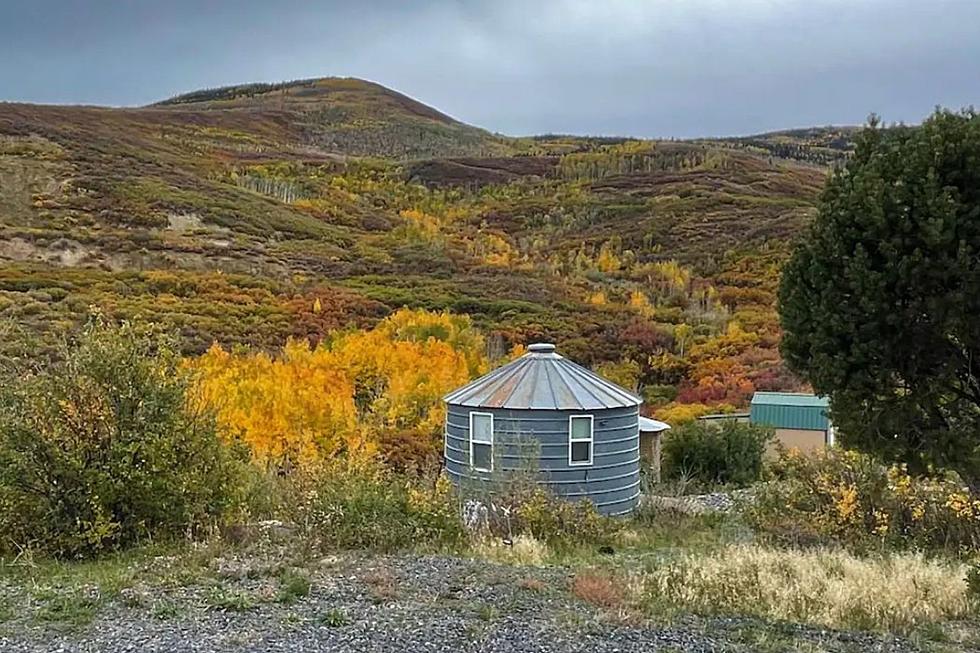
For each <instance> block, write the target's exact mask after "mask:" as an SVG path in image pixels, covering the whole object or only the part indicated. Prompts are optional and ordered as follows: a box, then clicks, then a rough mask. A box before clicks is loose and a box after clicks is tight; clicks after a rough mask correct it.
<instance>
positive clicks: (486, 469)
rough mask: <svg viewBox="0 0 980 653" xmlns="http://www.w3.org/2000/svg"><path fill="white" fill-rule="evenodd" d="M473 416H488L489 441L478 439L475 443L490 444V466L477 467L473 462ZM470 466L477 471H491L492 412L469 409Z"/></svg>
mask: <svg viewBox="0 0 980 653" xmlns="http://www.w3.org/2000/svg"><path fill="white" fill-rule="evenodd" d="M474 417H489V418H490V442H484V441H483V440H480V441H478V442H477V444H489V445H490V467H489V468H484V467H477V466H476V463H475V462H473V443H474V440H473V418H474ZM470 467H471V468H472V469H475V470H476V471H478V472H492V471H493V413H481V412H479V411H475V410H473V411H470Z"/></svg>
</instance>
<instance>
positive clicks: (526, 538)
mask: <svg viewBox="0 0 980 653" xmlns="http://www.w3.org/2000/svg"><path fill="white" fill-rule="evenodd" d="M472 550H473V553H474V555H476V556H477V557H478V558H485V559H487V560H492V561H494V562H500V563H503V564H508V565H520V566H525V567H541V566H543V565H544V564H545V562H546V561H547V560H548V558H549V557H550V556H551V550H550V549H549V548H548V544H547V543H546V542H542V541H540V540H537V539H535V538H534V537H532V536H530V535H518V536H517V537H515V538H514V540H513V542H509V543H508V542H504V541H502V540H499V539H496V538H488V539H484V540H481V541H478V542H476V543H475V544H474V545H473V548H472Z"/></svg>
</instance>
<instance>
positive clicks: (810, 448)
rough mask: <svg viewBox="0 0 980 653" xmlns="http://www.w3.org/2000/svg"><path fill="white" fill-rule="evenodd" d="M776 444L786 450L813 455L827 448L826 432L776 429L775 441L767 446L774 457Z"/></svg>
mask: <svg viewBox="0 0 980 653" xmlns="http://www.w3.org/2000/svg"><path fill="white" fill-rule="evenodd" d="M776 442H780V443H782V445H783V446H784V447H786V448H787V449H799V450H800V451H801V452H802V453H813V452H816V451H820V450H822V449H823V448H824V447H826V446H827V432H826V431H815V430H810V429H776V439H775V440H774V441H773V442H772V443H771V444H770V445H769V453H770V454H771V455H775V453H776Z"/></svg>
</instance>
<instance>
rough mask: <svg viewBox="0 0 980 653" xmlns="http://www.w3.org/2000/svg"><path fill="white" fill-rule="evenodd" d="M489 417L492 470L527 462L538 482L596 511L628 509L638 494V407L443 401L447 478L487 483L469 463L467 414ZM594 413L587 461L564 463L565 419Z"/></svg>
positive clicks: (471, 483) (519, 467) (519, 466)
mask: <svg viewBox="0 0 980 653" xmlns="http://www.w3.org/2000/svg"><path fill="white" fill-rule="evenodd" d="M472 411H476V412H487V413H491V414H492V415H493V416H494V469H495V472H494V473H497V472H500V471H504V472H506V471H519V470H522V469H527V468H528V461H529V460H530V461H531V462H532V465H533V466H536V467H537V481H538V483H540V484H542V485H545V486H547V487H548V488H549V489H550V490H551V491H552V492H553V493H554V494H556V495H558V496H562V497H566V498H569V499H573V500H575V499H585V498H587V499H590V500H592V502H593V503H594V504H595V505H596V507H597V508H598V509H599V511H600V512H602V513H603V514H607V515H619V514H625V513H628V512H630V511H632V510H633V509H634V508H635V507H636V504H637V501H638V500H639V495H640V438H639V429H638V418H639V410H638V408H637V407H636V406H632V407H627V408H614V409H607V410H594V411H576V410H566V411H544V410H508V409H500V408H471V407H468V406H458V405H453V404H449V406H448V410H447V414H446V433H445V460H446V471H447V472H448V473H449V476H450V478H452V480H453V481H454V482H455V483H456V484H457V485H463V486H464V487H474V486H475V487H483V488H485V487H487V485H488V481H489V479H490V478H491V477H492V475H493V474H491V473H484V472H478V471H476V470H474V469H472V468H471V467H470V464H469V463H470V461H469V423H470V422H469V415H470V412H472ZM584 414H589V415H592V416H593V417H594V427H593V442H594V444H593V464H592V465H588V466H570V465H569V464H568V446H569V444H568V418H569V416H571V415H584Z"/></svg>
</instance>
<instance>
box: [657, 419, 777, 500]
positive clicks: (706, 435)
mask: <svg viewBox="0 0 980 653" xmlns="http://www.w3.org/2000/svg"><path fill="white" fill-rule="evenodd" d="M772 438H773V432H772V429H771V428H769V427H763V426H758V425H755V424H745V423H741V422H736V421H734V420H730V421H725V422H723V423H722V424H711V423H708V422H704V421H694V422H690V423H688V424H684V425H682V426H680V427H678V428H676V429H673V430H671V431H668V432H667V433H666V434H665V436H664V440H663V448H662V459H661V473H662V474H663V477H664V478H666V479H670V480H676V479H679V478H689V479H692V480H694V481H697V482H698V483H701V484H704V485H708V486H711V485H748V484H750V483H754V482H756V481H758V480H759V479H760V478H761V476H762V463H763V455H764V454H765V451H766V445H767V444H768V442H769V441H770V440H771V439H772Z"/></svg>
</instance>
